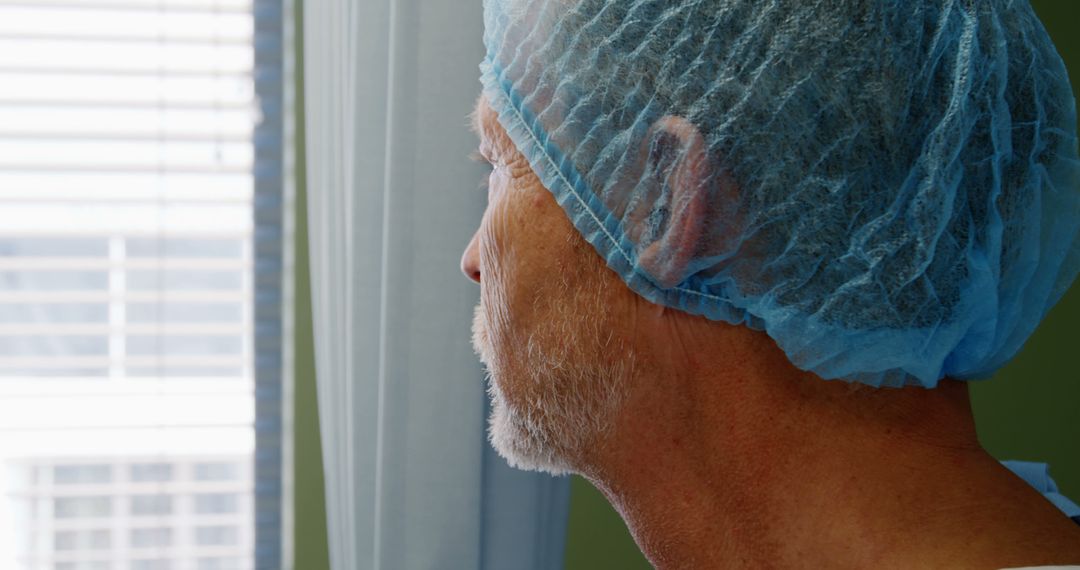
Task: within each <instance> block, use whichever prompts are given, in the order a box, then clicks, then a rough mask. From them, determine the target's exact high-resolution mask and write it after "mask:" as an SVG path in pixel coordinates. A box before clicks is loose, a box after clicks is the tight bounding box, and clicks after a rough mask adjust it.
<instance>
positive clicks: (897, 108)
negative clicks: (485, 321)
mask: <svg viewBox="0 0 1080 570" xmlns="http://www.w3.org/2000/svg"><path fill="white" fill-rule="evenodd" d="M484 18H485V24H486V30H485V35H484V43H485V46H486V48H487V55H486V58H485V60H484V62H483V64H482V65H481V71H482V79H481V81H482V83H483V87H484V89H483V92H484V94H485V97H486V98H487V100H488V101H489V103H490V104H491V105H492V107H493V108H494V109H495V111H496V112H497V114H498V117H499V121H500V123H501V125H502V126H503V127H504V128H505V129H506V131H507V132H508V133H509V135H510V137H511V139H512V140H513V142H514V144H515V145H516V146H517V148H518V149H519V150H520V151H521V152H522V153H523V154H524V156H525V157H526V158H527V159H528V160H529V161H530V163H531V165H532V167H533V169H534V170H535V171H536V173H537V174H538V176H539V177H540V179H541V181H542V182H543V183H544V185H545V186H546V187H547V188H548V189H550V191H551V192H552V193H553V194H554V196H555V198H556V200H557V201H558V203H559V204H560V205H561V206H562V208H563V209H564V210H565V211H566V213H567V215H568V216H569V218H570V220H572V222H573V224H574V226H575V227H576V228H577V230H578V231H579V232H580V233H581V234H582V235H583V236H584V237H585V239H587V240H588V241H589V242H590V243H591V244H592V245H593V246H594V247H595V248H596V250H597V252H599V254H600V255H601V256H602V257H603V258H604V259H605V260H606V261H607V264H608V266H609V267H611V268H612V269H613V270H614V271H615V272H616V273H618V275H619V276H620V277H621V278H622V279H623V281H625V282H626V284H627V285H628V286H629V287H630V288H631V289H633V290H634V291H636V292H637V293H638V294H640V295H642V296H643V297H645V298H646V299H648V300H650V301H652V302H654V303H659V304H662V305H666V306H669V307H674V308H677V309H681V310H683V311H687V312H690V313H694V314H700V315H705V316H706V317H709V318H711V319H716V320H721V321H726V322H728V323H734V324H740V323H741V324H746V325H748V326H750V327H753V328H755V329H760V330H765V331H766V332H767V333H768V334H769V335H770V336H771V337H772V338H773V339H775V341H776V343H777V344H778V345H779V346H780V348H781V349H783V351H784V352H785V353H786V354H787V356H788V357H789V358H790V360H791V361H792V362H793V363H794V364H795V365H796V366H798V367H800V368H802V369H805V370H810V371H813V372H814V373H816V374H817V375H819V376H821V377H823V378H827V379H833V378H838V379H844V380H849V381H859V382H864V383H867V384H870V385H874V386H903V385H908V384H911V385H922V386H925V387H933V386H935V385H936V384H937V382H938V381H939V380H940V379H941V378H943V377H951V378H956V379H974V378H981V377H986V376H988V375H990V374H991V373H993V372H994V370H996V369H997V368H999V367H1000V366H1002V365H1003V364H1004V363H1005V362H1006V361H1008V360H1009V359H1010V358H1011V357H1012V356H1013V355H1014V354H1016V352H1017V351H1018V350H1019V349H1020V347H1021V345H1022V344H1023V343H1024V341H1025V340H1026V339H1027V338H1028V336H1030V335H1031V333H1032V331H1033V330H1034V329H1035V327H1036V325H1037V324H1038V323H1039V321H1040V320H1041V319H1042V317H1043V316H1044V315H1045V314H1046V312H1047V310H1049V308H1050V307H1051V306H1052V305H1053V304H1054V303H1055V302H1057V300H1058V299H1059V298H1060V297H1061V295H1062V294H1063V293H1064V292H1065V290H1066V289H1067V288H1068V286H1069V284H1070V283H1071V282H1072V280H1073V279H1074V277H1075V276H1076V274H1077V271H1078V269H1080V248H1078V243H1077V242H1078V230H1080V159H1078V156H1077V134H1076V128H1077V124H1076V119H1077V117H1076V103H1075V99H1074V97H1073V93H1072V90H1071V88H1070V85H1069V80H1068V77H1067V74H1066V70H1065V67H1064V64H1063V62H1062V60H1061V58H1060V57H1059V55H1058V54H1057V52H1056V51H1055V49H1054V46H1053V44H1052V43H1051V41H1050V38H1049V37H1048V36H1047V33H1046V31H1045V29H1044V28H1043V27H1042V25H1041V23H1040V22H1039V20H1038V19H1037V18H1036V16H1035V14H1034V13H1033V11H1032V9H1031V7H1030V5H1029V4H1028V2H1027V1H1026V0H978V1H976V0H934V1H929V0H846V1H845V0H837V1H823V0H819V1H811V0H771V1H769V0H683V1H677V0H625V1H611V0H485V2H484Z"/></svg>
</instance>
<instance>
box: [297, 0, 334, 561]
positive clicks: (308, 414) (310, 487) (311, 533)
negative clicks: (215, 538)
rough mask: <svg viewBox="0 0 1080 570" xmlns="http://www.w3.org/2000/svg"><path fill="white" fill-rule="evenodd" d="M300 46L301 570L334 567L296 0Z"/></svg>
mask: <svg viewBox="0 0 1080 570" xmlns="http://www.w3.org/2000/svg"><path fill="white" fill-rule="evenodd" d="M293 16H294V22H295V25H296V27H295V29H294V33H295V37H296V45H295V46H294V47H295V49H296V75H295V79H296V84H295V85H294V86H293V87H294V89H295V91H296V109H295V115H296V148H297V153H296V178H297V180H296V212H295V214H296V244H295V248H296V259H295V265H294V267H295V270H296V274H295V276H294V291H295V295H296V296H295V303H296V307H295V310H296V319H295V323H296V324H295V327H296V330H295V331H294V335H295V336H294V338H295V341H296V346H295V347H294V351H295V353H294V360H293V364H294V369H293V378H294V380H293V381H294V383H295V386H294V389H293V398H294V400H293V418H294V420H293V426H294V429H295V432H294V433H293V447H294V450H295V451H294V453H293V458H294V462H295V463H294V465H293V493H294V495H293V500H294V504H293V509H294V513H293V517H294V518H293V524H294V525H295V529H294V531H295V532H294V535H293V541H294V545H293V552H294V557H295V563H294V564H293V568H294V569H295V570H324V569H325V570H329V568H330V558H329V553H328V551H327V542H326V500H325V497H326V494H325V488H324V486H323V469H322V447H321V445H320V444H319V406H318V400H317V399H316V394H315V340H314V336H313V334H312V330H311V281H310V279H309V278H308V276H309V275H310V274H311V271H310V264H309V263H308V232H307V225H308V224H307V194H306V192H305V181H306V180H307V161H306V159H305V156H304V152H303V149H304V142H305V136H304V113H303V110H304V33H303V30H304V10H303V1H302V0H296V2H295V13H294V14H293Z"/></svg>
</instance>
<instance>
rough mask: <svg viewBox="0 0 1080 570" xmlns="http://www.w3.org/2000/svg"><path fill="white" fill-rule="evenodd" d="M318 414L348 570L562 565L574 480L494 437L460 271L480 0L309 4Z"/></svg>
mask: <svg viewBox="0 0 1080 570" xmlns="http://www.w3.org/2000/svg"><path fill="white" fill-rule="evenodd" d="M303 8H304V28H303V31H304V43H305V49H304V52H305V53H304V63H305V88H304V91H305V96H306V118H307V131H306V134H307V150H306V152H307V165H308V179H307V191H308V200H309V231H310V240H311V241H310V244H311V271H312V275H311V280H312V295H313V303H314V325H315V342H316V359H317V370H318V391H319V414H320V423H321V429H322V437H323V441H322V445H323V456H324V467H325V475H326V491H327V497H326V499H327V516H328V518H329V521H328V522H329V525H328V527H329V533H330V536H329V540H330V556H331V561H332V564H333V567H334V569H335V570H353V569H367V568H372V569H399V568H402V569H414V568H417V569H427V568H452V569H468V568H493V569H494V568H514V569H529V568H535V569H541V568H560V567H561V566H562V551H563V544H564V536H565V528H566V526H565V520H566V512H567V504H568V495H569V490H568V482H567V480H566V479H565V478H563V479H556V478H552V477H549V476H546V475H538V474H531V473H521V472H516V471H512V470H510V469H509V468H508V467H507V466H506V464H505V463H504V462H503V461H502V460H501V459H499V458H497V457H495V456H494V455H493V452H492V451H491V449H490V447H489V446H488V444H487V442H486V441H485V438H484V429H485V425H486V422H485V395H484V393H483V375H482V373H481V370H480V367H479V365H478V364H477V361H476V357H475V356H474V355H473V354H472V351H471V348H470V346H469V323H470V320H471V313H472V307H473V305H474V304H475V303H476V300H477V297H478V291H477V288H476V287H475V285H473V284H472V283H470V282H468V281H467V280H466V279H465V278H464V276H462V275H461V274H460V273H459V271H458V260H459V258H460V255H461V251H462V249H463V247H464V246H465V244H466V242H467V241H468V238H469V235H470V234H471V232H472V231H473V229H474V228H475V227H476V224H477V223H478V222H479V219H480V214H481V212H482V208H483V199H484V196H483V195H482V192H481V191H480V189H479V181H480V178H481V176H482V172H481V171H480V170H479V168H478V167H477V166H476V165H473V164H471V163H470V161H468V160H467V159H466V155H467V154H468V153H469V151H470V150H472V149H473V148H475V144H476V141H475V138H474V136H473V135H472V134H471V133H469V131H468V128H467V121H466V115H467V114H468V112H469V110H470V109H471V106H472V102H473V99H474V97H475V96H476V94H477V93H478V91H479V83H478V81H477V77H478V73H479V72H478V69H477V64H478V62H479V61H480V59H481V57H482V50H483V47H482V44H481V33H482V22H481V6H480V1H479V0H475V1H473V2H462V1H461V0H364V1H350V0H310V1H308V2H305V4H304V7H303Z"/></svg>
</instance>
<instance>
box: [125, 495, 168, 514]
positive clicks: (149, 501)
mask: <svg viewBox="0 0 1080 570" xmlns="http://www.w3.org/2000/svg"><path fill="white" fill-rule="evenodd" d="M131 514H133V515H135V516H159V515H168V514H172V497H170V496H169V495H134V496H132V497H131Z"/></svg>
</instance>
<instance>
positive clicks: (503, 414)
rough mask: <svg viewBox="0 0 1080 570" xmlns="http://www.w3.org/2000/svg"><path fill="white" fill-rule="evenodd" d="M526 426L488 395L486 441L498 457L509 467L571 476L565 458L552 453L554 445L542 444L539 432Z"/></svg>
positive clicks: (498, 401) (497, 398)
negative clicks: (489, 414) (489, 405)
mask: <svg viewBox="0 0 1080 570" xmlns="http://www.w3.org/2000/svg"><path fill="white" fill-rule="evenodd" d="M488 381H489V382H493V381H494V380H493V379H489V380H488ZM496 390H497V389H496ZM529 424H530V422H529V421H527V420H526V419H525V418H523V417H522V416H521V415H519V414H517V413H516V412H515V411H514V410H513V409H512V408H511V407H510V406H509V405H508V404H507V403H506V401H505V400H503V398H502V397H500V396H497V395H495V394H492V398H491V416H490V417H489V418H488V441H490V442H491V446H492V447H494V448H495V451H496V452H497V453H498V454H499V456H501V457H502V458H503V459H505V460H506V462H507V463H509V464H510V466H511V467H514V468H516V469H522V470H524V471H540V472H543V473H550V474H551V475H568V474H570V473H573V472H574V469H573V468H572V467H571V466H570V464H569V463H568V462H567V461H566V459H565V458H564V457H562V456H561V455H560V454H559V453H557V452H556V451H555V449H556V446H553V445H551V442H548V441H544V439H545V438H544V437H543V430H541V429H539V427H538V426H530V425H529Z"/></svg>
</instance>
